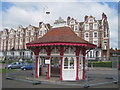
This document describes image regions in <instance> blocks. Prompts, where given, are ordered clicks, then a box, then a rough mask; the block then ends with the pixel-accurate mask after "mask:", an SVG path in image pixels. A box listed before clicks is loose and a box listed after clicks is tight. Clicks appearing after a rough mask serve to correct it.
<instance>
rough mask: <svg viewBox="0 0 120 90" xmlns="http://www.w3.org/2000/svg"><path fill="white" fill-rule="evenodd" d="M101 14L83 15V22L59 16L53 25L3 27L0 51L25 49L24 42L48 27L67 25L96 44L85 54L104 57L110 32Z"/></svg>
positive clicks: (91, 56)
mask: <svg viewBox="0 0 120 90" xmlns="http://www.w3.org/2000/svg"><path fill="white" fill-rule="evenodd" d="M101 16H102V18H101V20H96V19H95V17H93V16H85V17H84V21H83V22H78V21H77V20H75V19H74V18H71V17H69V16H68V17H67V20H66V21H64V20H63V19H62V18H61V17H60V18H59V19H58V20H55V22H54V25H53V26H50V24H44V23H43V22H40V23H39V27H35V26H32V25H29V26H28V27H26V28H23V27H22V26H21V25H20V26H19V27H18V29H17V30H14V29H10V30H8V29H4V30H3V31H1V32H0V34H1V35H0V40H1V41H0V51H9V50H21V49H24V50H26V49H27V48H26V43H29V42H31V41H33V40H35V39H36V38H40V37H42V36H43V35H44V34H45V33H47V31H48V30H49V29H50V28H56V27H62V26H69V27H71V28H72V29H73V31H74V32H75V33H76V34H77V35H78V36H79V37H82V38H83V39H85V40H86V41H88V42H90V43H93V44H95V45H97V48H95V49H94V50H91V51H90V52H89V53H88V54H87V56H88V57H90V58H93V59H94V58H96V57H104V59H105V58H106V57H109V55H110V51H109V48H110V34H109V25H108V21H107V16H106V15H105V14H104V13H103V14H102V15H101ZM16 52H17V51H16ZM25 53H27V54H29V55H30V53H29V51H26V52H25V51H24V52H22V53H21V52H18V53H15V55H20V54H21V55H23V54H25ZM10 54H11V53H10Z"/></svg>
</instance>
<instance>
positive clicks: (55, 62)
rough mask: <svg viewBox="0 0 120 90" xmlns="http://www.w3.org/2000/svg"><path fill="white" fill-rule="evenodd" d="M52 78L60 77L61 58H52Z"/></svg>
mask: <svg viewBox="0 0 120 90" xmlns="http://www.w3.org/2000/svg"><path fill="white" fill-rule="evenodd" d="M51 76H55V77H56V76H57V77H59V76H60V57H51Z"/></svg>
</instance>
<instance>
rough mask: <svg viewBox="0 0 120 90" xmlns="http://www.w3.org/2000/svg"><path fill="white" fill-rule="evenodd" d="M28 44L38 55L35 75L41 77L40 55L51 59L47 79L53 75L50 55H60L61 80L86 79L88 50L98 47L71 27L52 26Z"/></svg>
mask: <svg viewBox="0 0 120 90" xmlns="http://www.w3.org/2000/svg"><path fill="white" fill-rule="evenodd" d="M26 45H27V48H28V49H30V50H32V51H33V52H34V54H35V56H36V68H35V74H36V75H35V77H36V78H39V71H40V69H39V68H40V67H39V66H40V65H39V62H40V60H39V59H38V55H40V56H42V55H45V56H47V58H46V59H47V60H48V61H50V63H48V64H47V75H46V79H50V77H51V72H52V70H51V66H52V65H51V62H52V59H51V58H50V57H52V56H54V55H55V56H56V57H57V56H58V59H57V61H58V64H59V65H58V67H59V68H60V73H59V74H60V80H80V79H85V55H86V53H87V52H86V50H88V51H89V50H91V49H93V48H95V47H96V45H94V44H91V43H89V42H88V41H85V40H83V39H81V38H80V37H78V36H77V35H76V34H75V33H74V31H73V30H72V29H71V28H70V27H58V28H52V29H50V30H49V31H48V32H47V33H46V34H45V35H44V36H43V37H42V38H39V39H36V40H34V41H33V42H30V43H27V44H26ZM68 56H69V57H68ZM79 56H81V57H79Z"/></svg>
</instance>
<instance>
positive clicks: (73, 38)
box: [27, 27, 96, 47]
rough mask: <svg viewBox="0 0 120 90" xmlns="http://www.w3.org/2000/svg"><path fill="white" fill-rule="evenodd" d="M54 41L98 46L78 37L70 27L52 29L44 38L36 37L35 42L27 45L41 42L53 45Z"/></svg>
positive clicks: (37, 44)
mask: <svg viewBox="0 0 120 90" xmlns="http://www.w3.org/2000/svg"><path fill="white" fill-rule="evenodd" d="M53 43H56V44H55V45H57V43H59V45H60V43H62V44H63V43H67V44H66V45H71V44H75V45H78V44H79V45H81V44H83V45H92V46H93V47H96V45H94V44H91V43H89V42H88V41H85V40H83V39H81V38H80V37H78V36H77V35H76V34H75V33H74V31H73V30H72V29H71V28H70V27H59V28H52V29H50V30H49V31H48V32H47V33H46V34H45V35H44V36H43V37H42V38H39V39H36V40H35V41H33V42H30V43H27V46H32V45H33V46H41V45H40V44H43V46H44V45H46V44H48V45H53Z"/></svg>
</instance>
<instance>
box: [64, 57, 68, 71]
mask: <svg viewBox="0 0 120 90" xmlns="http://www.w3.org/2000/svg"><path fill="white" fill-rule="evenodd" d="M64 69H68V58H67V57H66V58H65V59H64Z"/></svg>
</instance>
